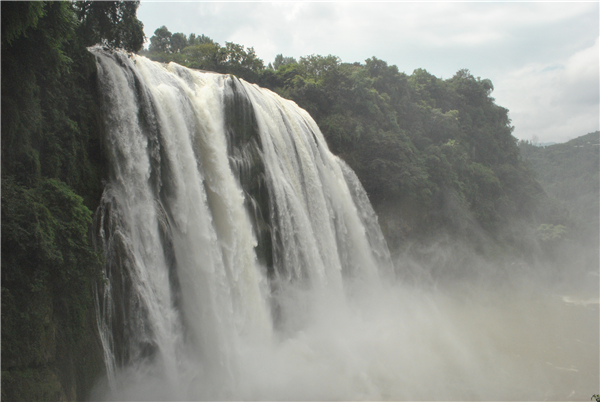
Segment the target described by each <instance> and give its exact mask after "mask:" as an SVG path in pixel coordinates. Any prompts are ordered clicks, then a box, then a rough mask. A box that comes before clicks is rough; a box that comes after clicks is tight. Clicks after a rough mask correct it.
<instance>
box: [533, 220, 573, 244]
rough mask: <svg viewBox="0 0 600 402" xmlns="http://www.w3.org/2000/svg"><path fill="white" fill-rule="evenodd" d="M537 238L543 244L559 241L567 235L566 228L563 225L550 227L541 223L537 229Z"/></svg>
mask: <svg viewBox="0 0 600 402" xmlns="http://www.w3.org/2000/svg"><path fill="white" fill-rule="evenodd" d="M537 233H538V237H539V239H540V240H541V241H543V242H552V241H556V240H561V239H562V238H564V236H565V235H566V234H567V228H566V227H565V226H563V225H551V224H548V223H543V224H541V225H540V226H539V227H538V228H537Z"/></svg>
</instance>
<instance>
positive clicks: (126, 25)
mask: <svg viewBox="0 0 600 402" xmlns="http://www.w3.org/2000/svg"><path fill="white" fill-rule="evenodd" d="M139 4H140V2H139V1H91V0H88V1H76V2H74V3H73V7H74V9H75V13H76V15H77V18H78V20H79V22H80V24H79V27H78V31H79V34H80V35H81V36H82V37H83V38H84V41H85V45H86V46H91V45H95V44H97V43H101V44H103V45H106V46H110V47H112V48H122V49H125V50H127V51H130V52H137V51H139V50H140V49H141V48H142V46H143V45H144V41H145V39H146V37H145V36H144V24H142V22H141V21H140V20H138V19H137V16H136V12H137V8H138V7H139Z"/></svg>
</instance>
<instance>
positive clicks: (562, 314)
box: [101, 243, 599, 400]
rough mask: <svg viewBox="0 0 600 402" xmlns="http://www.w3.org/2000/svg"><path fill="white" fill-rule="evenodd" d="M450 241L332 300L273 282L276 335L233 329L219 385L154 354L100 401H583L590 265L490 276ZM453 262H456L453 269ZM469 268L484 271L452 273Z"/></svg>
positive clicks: (194, 368)
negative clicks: (168, 378)
mask: <svg viewBox="0 0 600 402" xmlns="http://www.w3.org/2000/svg"><path fill="white" fill-rule="evenodd" d="M454 246H455V247H454V248H452V249H450V248H449V247H448V246H443V245H441V243H440V244H438V245H437V246H435V247H433V246H432V247H430V248H429V249H428V250H427V252H428V253H429V257H431V259H432V260H435V261H437V266H436V263H433V264H432V265H430V266H424V265H421V264H420V263H418V262H417V261H414V260H413V261H409V259H410V257H408V256H407V255H403V256H398V257H397V261H396V264H397V265H398V266H400V267H407V266H412V272H410V271H409V270H404V271H403V275H400V276H403V280H400V279H399V280H397V281H394V282H388V283H385V284H381V283H376V284H375V283H371V284H369V283H365V282H364V281H355V282H353V283H350V284H349V286H347V289H346V291H345V292H344V294H342V295H337V296H336V294H335V293H331V292H327V291H325V290H324V289H321V290H319V289H306V288H301V287H298V286H289V287H288V288H286V289H281V290H280V292H279V294H278V295H277V296H276V297H277V304H278V305H279V306H280V310H281V311H280V317H285V318H281V319H280V320H279V321H278V322H277V323H276V331H275V332H274V336H273V338H271V339H261V340H258V339H256V338H252V337H245V336H243V335H242V336H240V337H239V338H238V339H237V341H236V348H235V349H236V350H235V356H236V357H235V358H236V359H237V362H236V370H235V371H234V372H230V373H227V375H225V377H226V378H219V379H218V381H215V380H214V379H211V376H210V375H208V374H207V373H206V371H207V370H208V371H210V370H212V368H211V367H204V368H203V367H202V363H201V362H194V361H188V362H187V364H186V366H185V367H184V368H183V373H184V375H183V376H182V378H180V379H179V381H178V383H177V384H172V383H168V382H165V381H164V379H163V378H161V377H160V375H159V374H158V373H159V372H160V370H159V369H158V368H157V367H156V364H157V362H156V361H154V362H145V363H144V364H143V365H142V367H137V368H136V369H135V370H131V369H130V370H126V371H123V372H121V373H120V375H119V381H120V382H122V383H123V384H124V385H125V386H124V388H122V389H121V390H120V391H119V392H117V393H109V394H104V395H103V396H102V398H101V399H107V400H132V399H135V400H201V399H212V400H232V399H244V400H588V399H589V397H590V396H591V395H592V394H594V393H596V392H597V389H598V388H597V387H598V378H599V365H598V356H599V350H598V339H599V320H598V317H599V315H598V300H599V299H598V280H599V278H598V273H597V270H594V267H589V266H588V267H587V268H586V267H581V266H580V267H563V268H564V270H565V271H569V270H571V271H574V272H575V274H574V275H573V276H572V277H571V278H570V280H569V281H564V280H558V281H557V280H556V279H557V278H558V279H564V278H565V277H568V275H567V273H566V272H560V270H557V269H556V267H547V266H546V267H543V266H537V267H532V266H530V267H524V266H523V267H521V270H516V269H513V270H512V271H511V272H510V273H507V274H506V275H498V274H489V273H492V272H496V273H497V272H501V271H503V270H504V269H505V268H506V267H498V266H496V267H494V266H491V264H490V263H489V262H485V261H483V260H481V258H480V257H477V256H476V255H474V254H471V255H465V250H464V249H461V247H458V246H457V245H454ZM454 253H459V254H460V256H458V255H455V254H454ZM434 254H435V255H434ZM453 259H460V260H461V261H463V264H464V265H463V266H451V265H449V264H450V263H449V261H450V260H453ZM400 260H401V261H400ZM574 260H575V259H574ZM442 267H443V268H444V269H445V274H444V275H441V274H439V269H440V268H442ZM436 268H437V269H438V271H437V272H438V273H437V274H436ZM513 268H514V267H513ZM588 268H589V269H590V270H589V271H586V269H588ZM477 269H478V270H481V271H482V272H485V273H488V274H485V275H480V276H479V277H477V276H475V277H473V276H471V279H468V278H467V279H465V276H464V275H459V274H460V273H461V272H472V270H477ZM544 269H548V270H550V271H552V272H551V273H550V275H549V272H543V271H541V270H544ZM450 270H452V272H451V273H449V271H450ZM500 276H503V278H500ZM458 277H460V280H457V279H456V278H458ZM472 278H475V279H472ZM141 373H143V374H141Z"/></svg>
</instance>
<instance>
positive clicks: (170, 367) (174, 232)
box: [92, 48, 597, 400]
mask: <svg viewBox="0 0 600 402" xmlns="http://www.w3.org/2000/svg"><path fill="white" fill-rule="evenodd" d="M92 52H93V53H94V55H95V56H96V60H97V66H98V85H99V88H100V91H99V92H100V96H101V103H102V110H103V115H104V122H105V131H106V140H105V143H106V149H107V153H108V155H109V159H110V162H111V172H110V180H109V182H108V183H107V184H106V188H105V191H104V195H103V198H102V205H101V207H100V209H99V211H98V214H97V227H98V237H99V239H100V241H101V242H102V245H103V250H104V253H105V260H106V268H105V275H106V281H105V283H103V284H100V285H98V289H97V312H98V328H99V330H100V334H101V341H102V344H103V347H104V351H105V362H106V367H107V378H106V380H105V381H104V382H102V383H101V384H100V385H99V386H98V387H97V388H98V390H97V391H96V393H97V395H96V397H97V398H99V399H109V400H111V399H112V400H198V399H212V400H215V399H271V400H272V399H423V398H426V399H434V398H437V399H453V398H466V399H477V398H482V397H486V398H493V399H502V398H504V399H506V398H507V397H511V396H513V395H515V396H516V397H517V398H521V399H543V398H544V397H547V396H548V395H550V397H552V396H554V395H562V394H560V393H554V394H552V393H550V394H548V393H546V394H545V395H544V394H543V392H546V391H544V390H545V388H544V387H545V386H546V377H545V376H543V375H539V376H538V374H539V373H537V372H536V373H537V374H535V375H533V376H531V375H524V374H525V373H529V371H527V370H529V369H528V368H523V367H522V366H521V365H520V364H519V361H518V359H517V358H515V357H514V356H508V357H507V355H506V354H503V353H501V352H499V351H498V348H497V346H496V343H494V342H492V341H491V339H492V335H491V334H492V333H493V334H494V336H498V337H500V338H502V334H498V333H497V332H494V331H493V328H494V318H490V315H489V314H486V313H482V311H481V310H480V307H479V306H473V305H470V304H469V303H465V304H464V305H462V304H460V303H458V302H457V301H456V300H455V299H451V298H447V297H446V296H444V295H443V294H439V293H427V292H425V293H423V292H415V290H414V289H409V288H400V287H399V286H398V285H397V284H394V268H393V264H392V262H391V259H390V253H389V251H388V249H387V246H386V243H385V240H384V238H383V235H382V233H381V230H380V229H379V225H378V223H377V217H376V215H375V213H374V212H373V209H372V208H371V206H370V204H369V201H368V198H367V195H366V193H365V191H364V189H363V188H362V186H361V184H360V182H359V181H358V179H357V177H356V175H355V174H354V172H353V171H352V170H351V169H350V168H349V167H348V166H347V165H346V164H345V163H344V162H343V161H342V160H340V159H339V158H337V157H336V156H334V155H333V154H331V152H330V151H329V149H328V147H327V144H326V142H325V140H324V138H323V135H322V134H321V132H320V131H319V128H318V127H317V125H316V124H315V122H314V121H313V120H312V119H311V117H310V116H309V115H308V114H307V113H306V112H305V111H304V110H302V109H300V108H299V107H298V106H297V105H296V104H294V103H293V102H291V101H287V100H284V99H282V98H280V97H279V96H278V95H276V94H274V93H273V92H271V91H268V90H265V89H262V88H259V87H257V86H255V85H251V84H248V83H246V82H244V81H242V80H238V79H237V78H235V77H232V76H228V75H220V74H214V73H207V72H200V71H193V70H189V69H186V68H183V67H181V66H179V65H177V64H174V63H171V64H169V65H163V64H159V63H155V62H151V61H149V60H148V59H146V58H144V57H140V56H135V55H130V56H127V55H125V54H122V53H118V52H107V51H104V50H102V49H100V48H94V49H92ZM457 303H458V304H457ZM465 311H466V312H465ZM459 312H460V313H459ZM466 317H479V319H480V325H477V326H476V325H473V324H472V323H471V322H470V318H466ZM492 317H497V315H496V316H493V315H492ZM513 318H514V317H513ZM542 327H543V326H542ZM474 328H477V330H475V331H473V329H474ZM500 332H501V331H500ZM502 339H505V338H502ZM507 339H508V338H507ZM596 350H597V349H596ZM515 359H516V360H515ZM544 363H545V362H544ZM536 367H537V366H536ZM560 368H563V367H562V366H560ZM567 370H568V368H567ZM530 371H531V370H530ZM533 371H535V370H533ZM507 372H509V373H510V374H506V373H507ZM569 373H570V372H569ZM507 382H510V383H511V387H508V388H507V387H506V384H507Z"/></svg>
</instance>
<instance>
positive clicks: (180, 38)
mask: <svg viewBox="0 0 600 402" xmlns="http://www.w3.org/2000/svg"><path fill="white" fill-rule="evenodd" d="M187 45H188V41H187V38H186V37H185V34H182V33H181V32H177V33H174V34H173V36H171V51H172V52H173V53H179V52H181V51H182V50H183V49H184V48H185V47H186V46H187Z"/></svg>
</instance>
